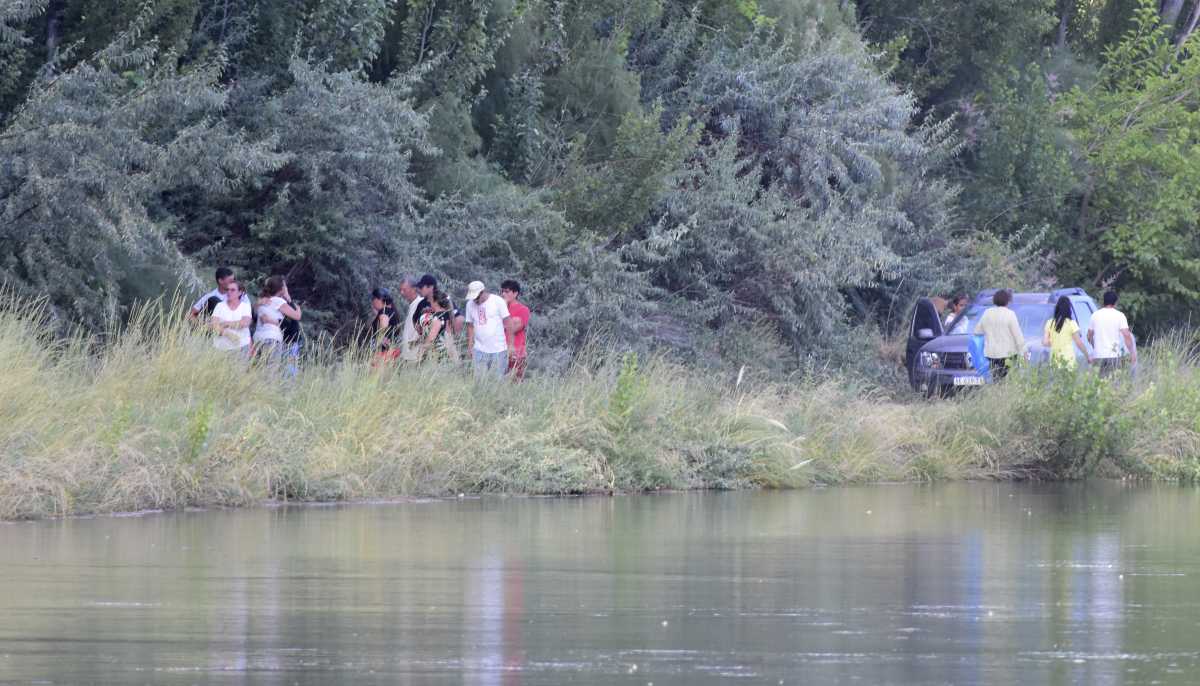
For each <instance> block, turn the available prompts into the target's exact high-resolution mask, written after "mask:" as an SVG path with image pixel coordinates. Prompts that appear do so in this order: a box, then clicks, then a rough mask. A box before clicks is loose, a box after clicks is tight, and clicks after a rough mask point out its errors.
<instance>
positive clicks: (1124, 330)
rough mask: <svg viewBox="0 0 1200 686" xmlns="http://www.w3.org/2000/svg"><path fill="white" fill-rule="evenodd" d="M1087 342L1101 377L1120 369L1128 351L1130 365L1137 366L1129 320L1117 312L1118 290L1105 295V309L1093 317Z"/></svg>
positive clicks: (1135, 350)
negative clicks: (1122, 358)
mask: <svg viewBox="0 0 1200 686" xmlns="http://www.w3.org/2000/svg"><path fill="white" fill-rule="evenodd" d="M1087 339H1088V343H1090V344H1091V345H1092V350H1093V351H1094V352H1095V354H1094V355H1093V356H1092V358H1093V359H1094V360H1095V364H1096V365H1097V366H1098V367H1100V373H1101V374H1102V375H1108V374H1110V373H1112V371H1113V370H1114V369H1116V368H1117V367H1118V366H1120V364H1121V356H1122V355H1123V354H1124V353H1125V352H1128V353H1129V362H1130V364H1134V365H1136V364H1137V344H1136V343H1134V340H1133V333H1132V332H1130V330H1129V321H1128V320H1127V319H1126V318H1125V315H1124V314H1123V313H1122V312H1121V311H1120V310H1118V309H1117V294H1116V292H1115V291H1109V292H1107V293H1105V294H1104V307H1102V308H1100V311H1099V312H1097V313H1096V314H1093V315H1092V321H1091V324H1089V325H1088V333H1087Z"/></svg>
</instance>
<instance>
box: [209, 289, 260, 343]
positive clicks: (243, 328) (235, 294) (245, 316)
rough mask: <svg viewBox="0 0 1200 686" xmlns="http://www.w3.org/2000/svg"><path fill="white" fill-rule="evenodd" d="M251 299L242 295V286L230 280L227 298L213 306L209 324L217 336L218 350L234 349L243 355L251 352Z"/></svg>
mask: <svg viewBox="0 0 1200 686" xmlns="http://www.w3.org/2000/svg"><path fill="white" fill-rule="evenodd" d="M251 316H252V315H251V312H250V301H248V300H246V299H245V298H243V297H242V287H241V285H240V284H238V282H237V281H233V280H230V281H229V282H228V283H227V284H226V286H225V299H224V300H222V301H221V302H219V303H217V306H216V307H214V308H213V312H212V318H211V319H210V320H209V325H210V326H211V327H212V330H213V332H214V333H216V334H217V335H216V337H215V338H214V339H213V347H215V348H216V349H217V350H234V351H237V352H239V353H241V354H243V355H248V354H249V352H250V319H251Z"/></svg>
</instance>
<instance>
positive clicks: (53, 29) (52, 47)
mask: <svg viewBox="0 0 1200 686" xmlns="http://www.w3.org/2000/svg"><path fill="white" fill-rule="evenodd" d="M66 11H67V7H66V3H65V2H63V1H62V0H53V1H52V2H51V3H50V4H49V5H47V6H46V61H47V62H51V61H53V60H54V57H55V55H56V54H57V52H58V44H59V43H61V42H62V21H63V15H64V14H65V13H66Z"/></svg>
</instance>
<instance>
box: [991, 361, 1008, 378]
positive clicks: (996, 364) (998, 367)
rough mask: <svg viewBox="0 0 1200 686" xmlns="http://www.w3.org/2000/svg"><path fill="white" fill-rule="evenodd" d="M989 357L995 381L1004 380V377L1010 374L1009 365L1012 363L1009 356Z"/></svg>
mask: <svg viewBox="0 0 1200 686" xmlns="http://www.w3.org/2000/svg"><path fill="white" fill-rule="evenodd" d="M987 359H988V368H989V369H990V370H991V373H992V380H993V381H1002V380H1003V379H1004V377H1006V376H1008V365H1009V364H1010V361H1009V359H1008V358H1006V357H1005V358H995V357H989V358H987Z"/></svg>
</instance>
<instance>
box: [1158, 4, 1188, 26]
mask: <svg viewBox="0 0 1200 686" xmlns="http://www.w3.org/2000/svg"><path fill="white" fill-rule="evenodd" d="M1182 11H1183V0H1162V4H1161V5H1159V11H1158V14H1159V16H1161V17H1162V21H1163V23H1164V24H1166V25H1167V26H1169V27H1172V28H1174V27H1175V22H1176V21H1178V20H1179V13H1180V12H1182Z"/></svg>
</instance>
